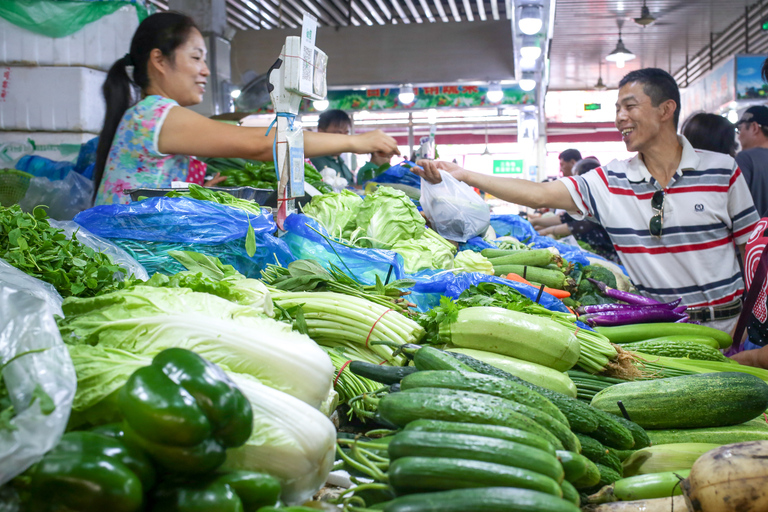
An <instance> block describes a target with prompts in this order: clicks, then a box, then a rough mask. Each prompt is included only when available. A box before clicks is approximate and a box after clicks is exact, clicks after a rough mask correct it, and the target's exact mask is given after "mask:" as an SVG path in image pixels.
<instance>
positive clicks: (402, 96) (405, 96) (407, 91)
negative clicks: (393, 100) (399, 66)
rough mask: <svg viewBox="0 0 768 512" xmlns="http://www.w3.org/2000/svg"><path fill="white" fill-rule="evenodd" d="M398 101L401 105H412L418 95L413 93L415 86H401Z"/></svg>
mask: <svg viewBox="0 0 768 512" xmlns="http://www.w3.org/2000/svg"><path fill="white" fill-rule="evenodd" d="M397 99H398V101H400V104H401V105H410V104H411V103H413V100H415V99H416V95H415V94H414V93H413V86H411V85H404V86H402V87H400V92H399V93H398V95H397Z"/></svg>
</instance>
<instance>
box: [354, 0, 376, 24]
mask: <svg viewBox="0 0 768 512" xmlns="http://www.w3.org/2000/svg"><path fill="white" fill-rule="evenodd" d="M349 3H350V5H351V6H352V10H353V11H355V13H356V14H357V15H358V16H359V17H360V19H361V20H362V21H363V23H365V24H366V25H368V26H369V27H370V26H371V25H373V22H372V21H371V19H370V18H369V17H368V15H367V14H365V12H364V11H363V10H362V9H361V8H360V6H359V5H357V2H355V0H350V2H349Z"/></svg>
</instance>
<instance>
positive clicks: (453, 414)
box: [378, 392, 563, 449]
mask: <svg viewBox="0 0 768 512" xmlns="http://www.w3.org/2000/svg"><path fill="white" fill-rule="evenodd" d="M481 396H482V395H481ZM489 399H494V400H493V401H492V400H489ZM499 400H501V399H499V398H496V397H486V396H482V399H480V400H478V399H476V397H466V396H455V395H454V396H447V395H442V394H429V393H414V392H400V393H394V394H389V395H386V396H384V397H382V398H381V400H379V403H378V412H379V414H380V415H381V416H382V417H383V418H384V419H385V420H387V421H389V422H391V423H393V424H395V425H397V426H400V427H404V426H405V425H407V424H408V423H410V422H411V421H414V420H418V419H430V420H443V421H459V422H465V423H480V424H484V425H501V426H503V427H511V428H516V429H519V430H523V431H525V432H530V433H532V434H536V435H538V436H541V437H543V438H544V439H546V440H547V441H548V442H549V443H551V444H552V445H553V446H554V447H555V449H561V448H562V447H563V445H562V443H561V442H560V440H559V439H558V438H557V437H555V435H554V434H552V433H551V432H550V431H549V430H547V429H546V428H544V427H542V426H541V425H539V424H538V423H536V422H535V421H534V420H532V419H531V418H529V417H528V416H525V415H523V414H520V413H519V412H517V411H514V410H511V409H509V408H506V407H499V404H498V401H499Z"/></svg>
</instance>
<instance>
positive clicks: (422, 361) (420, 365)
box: [413, 347, 473, 372]
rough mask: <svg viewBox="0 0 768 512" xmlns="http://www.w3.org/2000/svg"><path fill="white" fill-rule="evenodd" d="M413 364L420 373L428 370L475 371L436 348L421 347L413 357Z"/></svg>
mask: <svg viewBox="0 0 768 512" xmlns="http://www.w3.org/2000/svg"><path fill="white" fill-rule="evenodd" d="M413 364H414V366H416V368H417V369H418V370H420V371H426V370H457V371H467V372H471V371H473V370H472V368H470V367H469V366H467V365H465V364H464V363H462V362H461V361H458V360H456V358H453V357H451V356H450V355H447V354H446V353H445V352H443V351H442V350H439V349H436V348H434V347H421V348H420V349H419V350H417V351H416V354H414V356H413Z"/></svg>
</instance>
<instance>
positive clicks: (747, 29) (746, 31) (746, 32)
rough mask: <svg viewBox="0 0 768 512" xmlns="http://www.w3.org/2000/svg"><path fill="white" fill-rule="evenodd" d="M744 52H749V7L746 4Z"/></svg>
mask: <svg viewBox="0 0 768 512" xmlns="http://www.w3.org/2000/svg"><path fill="white" fill-rule="evenodd" d="M744 53H749V7H748V6H746V5H745V6H744Z"/></svg>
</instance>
